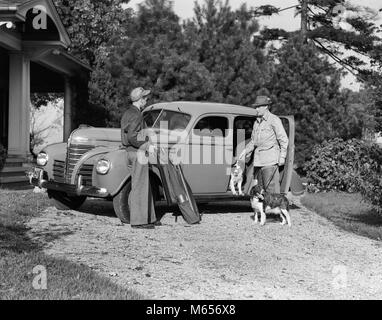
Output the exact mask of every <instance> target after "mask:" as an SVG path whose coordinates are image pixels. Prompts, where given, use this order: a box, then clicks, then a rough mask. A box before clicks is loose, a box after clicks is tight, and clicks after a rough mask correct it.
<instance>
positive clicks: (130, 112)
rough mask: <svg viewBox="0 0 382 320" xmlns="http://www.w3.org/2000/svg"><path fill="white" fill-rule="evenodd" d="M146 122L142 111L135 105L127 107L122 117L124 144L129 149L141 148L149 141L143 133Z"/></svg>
mask: <svg viewBox="0 0 382 320" xmlns="http://www.w3.org/2000/svg"><path fill="white" fill-rule="evenodd" d="M144 128H145V122H144V119H143V116H142V112H141V111H140V110H139V109H138V108H137V107H135V106H133V105H131V106H129V107H128V108H127V110H126V111H125V113H124V114H123V116H122V119H121V139H122V144H123V145H124V146H125V147H127V149H128V150H134V149H140V148H141V147H142V146H143V145H144V144H145V143H147V141H148V139H147V138H148V137H145V136H144V135H143V131H142V130H143V129H144Z"/></svg>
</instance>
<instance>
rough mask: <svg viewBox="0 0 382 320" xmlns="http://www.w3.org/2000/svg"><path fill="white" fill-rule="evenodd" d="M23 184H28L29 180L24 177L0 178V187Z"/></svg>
mask: <svg viewBox="0 0 382 320" xmlns="http://www.w3.org/2000/svg"><path fill="white" fill-rule="evenodd" d="M15 182H17V183H18V182H23V183H29V179H28V177H27V176H26V175H24V176H11V177H0V185H3V184H7V183H15Z"/></svg>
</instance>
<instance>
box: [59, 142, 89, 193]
mask: <svg viewBox="0 0 382 320" xmlns="http://www.w3.org/2000/svg"><path fill="white" fill-rule="evenodd" d="M92 149H94V146H88V145H73V144H72V145H70V146H69V148H68V150H67V154H66V161H65V162H64V161H59V160H54V163H53V178H54V181H57V182H60V183H69V184H70V183H71V178H72V174H73V170H74V167H75V166H76V164H77V162H78V160H80V158H81V157H82V156H83V155H84V154H85V153H87V152H89V151H90V150H92ZM92 171H93V165H91V164H83V165H82V166H81V168H80V170H79V175H82V177H83V180H82V181H83V184H84V185H86V186H91V184H92Z"/></svg>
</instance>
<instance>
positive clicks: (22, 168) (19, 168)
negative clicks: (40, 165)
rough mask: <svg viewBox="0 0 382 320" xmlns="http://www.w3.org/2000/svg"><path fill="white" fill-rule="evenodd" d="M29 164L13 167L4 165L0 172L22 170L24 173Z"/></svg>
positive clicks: (18, 171)
mask: <svg viewBox="0 0 382 320" xmlns="http://www.w3.org/2000/svg"><path fill="white" fill-rule="evenodd" d="M29 167H30V166H22V167H20V166H17V167H16V166H15V167H9V166H5V167H4V168H3V169H2V170H0V174H2V173H20V172H23V173H24V174H25V171H26V170H28V168H29Z"/></svg>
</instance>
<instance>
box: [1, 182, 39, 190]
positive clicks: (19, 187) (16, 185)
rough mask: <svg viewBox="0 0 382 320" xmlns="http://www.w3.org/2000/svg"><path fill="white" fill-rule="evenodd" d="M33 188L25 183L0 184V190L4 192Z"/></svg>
mask: <svg viewBox="0 0 382 320" xmlns="http://www.w3.org/2000/svg"><path fill="white" fill-rule="evenodd" d="M33 188H34V187H33V186H32V185H30V184H29V182H28V183H26V182H13V183H6V184H0V189H4V190H30V189H33Z"/></svg>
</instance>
